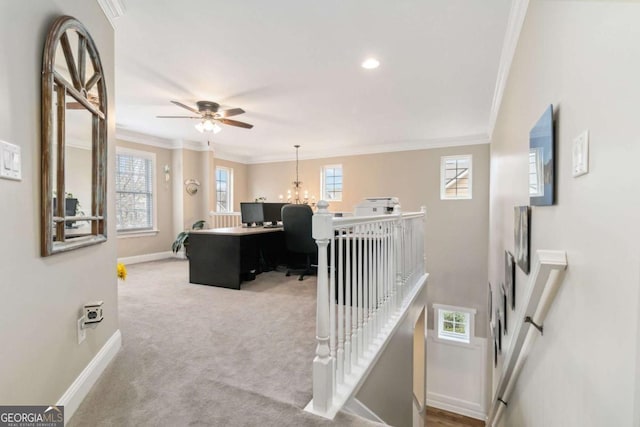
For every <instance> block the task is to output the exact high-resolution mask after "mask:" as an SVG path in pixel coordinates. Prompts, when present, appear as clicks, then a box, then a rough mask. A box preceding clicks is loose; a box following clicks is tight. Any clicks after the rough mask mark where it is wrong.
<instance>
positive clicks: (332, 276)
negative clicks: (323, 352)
mask: <svg viewBox="0 0 640 427" xmlns="http://www.w3.org/2000/svg"><path fill="white" fill-rule="evenodd" d="M330 252H331V256H330V257H329V331H330V334H329V348H330V349H331V359H332V360H333V364H334V369H335V366H336V238H335V232H334V231H333V227H332V233H331V251H330ZM333 376H334V378H333V394H334V395H335V392H336V385H337V381H336V372H335V370H334V372H333Z"/></svg>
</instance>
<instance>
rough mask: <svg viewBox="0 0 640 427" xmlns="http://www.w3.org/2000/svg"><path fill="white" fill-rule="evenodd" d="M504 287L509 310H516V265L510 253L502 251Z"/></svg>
mask: <svg viewBox="0 0 640 427" xmlns="http://www.w3.org/2000/svg"><path fill="white" fill-rule="evenodd" d="M504 285H505V287H506V290H507V293H508V294H509V300H510V301H511V304H510V305H511V310H515V309H516V264H515V262H514V260H513V255H511V252H509V251H504Z"/></svg>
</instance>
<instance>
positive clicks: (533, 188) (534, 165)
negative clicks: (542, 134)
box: [529, 147, 544, 197]
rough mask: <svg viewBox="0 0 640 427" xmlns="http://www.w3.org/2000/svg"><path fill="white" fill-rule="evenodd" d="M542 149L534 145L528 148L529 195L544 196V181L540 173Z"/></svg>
mask: <svg viewBox="0 0 640 427" xmlns="http://www.w3.org/2000/svg"><path fill="white" fill-rule="evenodd" d="M542 151H543V147H535V148H531V149H530V150H529V196H530V197H542V196H544V183H543V182H542V180H543V175H542Z"/></svg>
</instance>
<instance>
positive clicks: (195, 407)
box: [68, 260, 374, 427]
mask: <svg viewBox="0 0 640 427" xmlns="http://www.w3.org/2000/svg"><path fill="white" fill-rule="evenodd" d="M128 270H129V277H128V278H127V280H126V281H125V282H123V283H120V284H119V314H120V330H121V332H122V336H123V347H122V350H121V351H120V353H119V354H118V355H117V356H116V358H115V359H114V361H113V362H112V363H111V364H110V365H109V367H108V368H107V369H106V371H105V373H104V375H103V376H102V377H101V378H100V379H99V380H98V382H97V383H96V385H95V387H94V388H93V389H92V390H91V392H90V393H89V395H88V396H87V398H86V399H85V400H84V402H83V403H82V405H80V408H79V409H78V411H77V412H76V414H75V415H74V416H73V418H72V419H71V420H70V422H69V424H68V425H69V426H72V427H73V426H87V425H100V426H322V425H330V424H333V425H341V426H361V425H362V426H368V425H374V424H373V423H370V422H368V421H366V420H363V419H361V418H358V417H354V416H351V415H347V414H338V416H337V417H336V419H335V420H334V422H333V423H331V422H329V421H327V420H324V419H322V418H319V417H315V416H313V415H310V414H307V413H306V412H304V411H302V408H303V407H304V406H305V405H306V404H307V403H308V402H309V400H310V399H311V389H312V385H311V369H312V366H311V361H312V360H313V356H314V352H315V297H316V280H315V277H309V278H306V279H305V280H304V281H302V282H299V281H298V280H297V278H296V277H285V275H284V274H283V273H278V272H270V273H264V274H261V275H259V276H258V278H257V280H255V281H253V282H245V283H243V285H242V290H240V291H236V290H230V289H224V288H217V287H213V286H203V285H193V284H190V283H188V263H187V262H186V261H179V260H169V261H158V262H151V263H145V264H138V265H132V266H130V267H129V268H128Z"/></svg>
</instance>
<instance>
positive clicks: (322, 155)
mask: <svg viewBox="0 0 640 427" xmlns="http://www.w3.org/2000/svg"><path fill="white" fill-rule="evenodd" d="M488 143H489V136H488V135H486V134H476V135H464V136H457V137H449V138H437V139H424V140H412V141H398V142H393V143H384V144H373V145H365V146H358V147H342V148H332V149H322V150H307V151H306V152H305V153H304V154H303V155H301V156H300V160H310V159H326V158H331V157H343V156H359V155H364V154H379V153H392V152H397V151H415V150H429V149H434V148H444V147H458V146H463V145H479V144H488ZM291 160H295V156H294V155H293V154H287V155H273V156H255V157H250V158H248V159H247V160H246V162H245V163H247V164H256V163H275V162H287V161H291Z"/></svg>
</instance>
